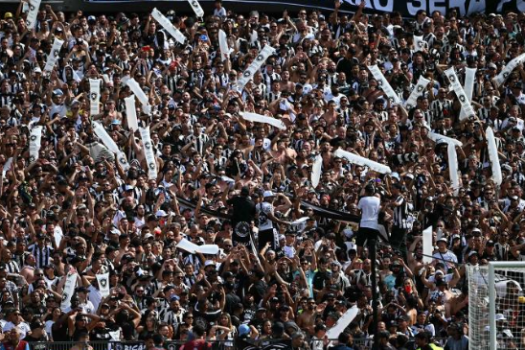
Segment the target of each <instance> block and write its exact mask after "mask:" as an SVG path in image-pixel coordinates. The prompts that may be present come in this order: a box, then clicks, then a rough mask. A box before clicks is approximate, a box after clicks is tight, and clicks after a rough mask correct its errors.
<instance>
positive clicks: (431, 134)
mask: <svg viewBox="0 0 525 350" xmlns="http://www.w3.org/2000/svg"><path fill="white" fill-rule="evenodd" d="M428 138H429V139H431V140H432V141H434V142H438V140H443V141H445V142H446V143H453V144H454V145H456V146H458V147H463V143H462V142H461V141H458V140H456V139H453V138H451V137H448V136H445V135H441V134H437V133H435V132H432V131H429V132H428Z"/></svg>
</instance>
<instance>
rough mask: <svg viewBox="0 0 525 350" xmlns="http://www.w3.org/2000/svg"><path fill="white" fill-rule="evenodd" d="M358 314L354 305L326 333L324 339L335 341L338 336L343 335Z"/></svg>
mask: <svg viewBox="0 0 525 350" xmlns="http://www.w3.org/2000/svg"><path fill="white" fill-rule="evenodd" d="M358 313H359V309H358V308H357V305H354V306H353V307H352V308H351V309H349V310H347V311H346V312H345V313H344V314H343V316H341V318H339V319H338V320H337V322H336V323H335V325H334V326H333V327H332V328H330V329H329V330H328V331H327V332H326V337H327V338H328V339H337V337H338V336H339V334H341V333H343V332H344V330H345V329H346V327H348V325H349V324H350V323H352V321H353V320H354V318H355V317H356V316H357V314H358Z"/></svg>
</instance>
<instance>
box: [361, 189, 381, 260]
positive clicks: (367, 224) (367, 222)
mask: <svg viewBox="0 0 525 350" xmlns="http://www.w3.org/2000/svg"><path fill="white" fill-rule="evenodd" d="M364 192H365V193H364V196H363V197H362V198H361V199H360V200H359V203H358V204H357V208H358V209H359V210H360V211H361V221H360V222H359V232H358V233H357V238H356V244H357V254H358V255H359V256H361V252H362V250H363V245H364V243H365V241H366V239H367V238H369V237H370V236H371V235H378V234H379V231H378V229H379V223H378V220H379V210H380V209H381V200H380V198H379V195H378V194H376V190H375V187H374V185H372V184H368V185H366V186H365V189H364Z"/></svg>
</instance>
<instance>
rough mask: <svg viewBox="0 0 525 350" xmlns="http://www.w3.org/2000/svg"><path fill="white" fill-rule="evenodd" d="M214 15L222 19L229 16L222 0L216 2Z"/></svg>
mask: <svg viewBox="0 0 525 350" xmlns="http://www.w3.org/2000/svg"><path fill="white" fill-rule="evenodd" d="M213 15H214V16H215V17H220V18H224V17H226V16H227V12H226V9H225V8H224V7H222V0H215V10H213Z"/></svg>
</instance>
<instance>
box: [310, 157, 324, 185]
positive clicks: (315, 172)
mask: <svg viewBox="0 0 525 350" xmlns="http://www.w3.org/2000/svg"><path fill="white" fill-rule="evenodd" d="M322 168H323V157H321V155H320V154H319V155H318V156H317V157H316V158H315V161H314V164H313V165H312V178H311V181H312V186H313V188H316V187H317V185H319V180H320V179H321V170H322Z"/></svg>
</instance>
